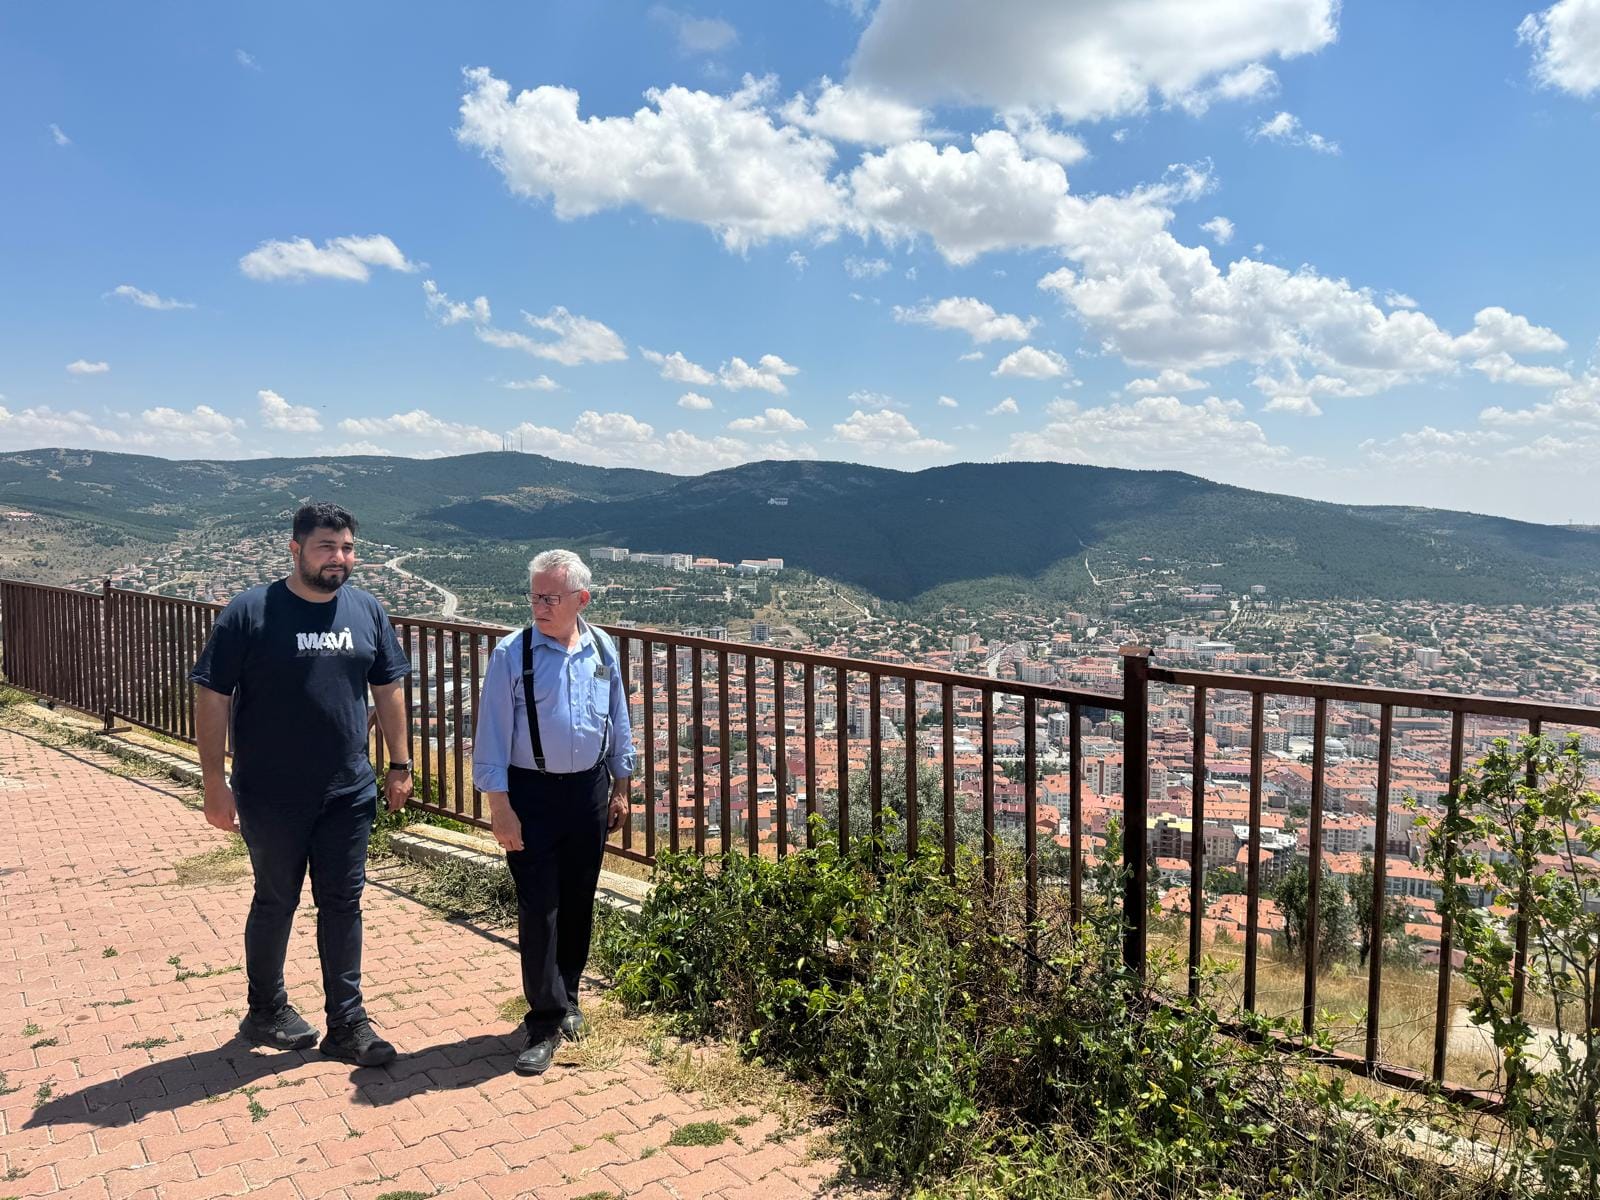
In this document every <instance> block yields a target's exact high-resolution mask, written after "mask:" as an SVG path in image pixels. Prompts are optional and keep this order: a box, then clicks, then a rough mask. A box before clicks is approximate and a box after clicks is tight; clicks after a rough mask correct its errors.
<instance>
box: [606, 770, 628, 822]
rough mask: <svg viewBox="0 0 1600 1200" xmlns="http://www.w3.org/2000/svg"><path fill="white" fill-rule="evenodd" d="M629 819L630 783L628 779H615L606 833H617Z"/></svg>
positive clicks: (612, 785) (612, 786)
mask: <svg viewBox="0 0 1600 1200" xmlns="http://www.w3.org/2000/svg"><path fill="white" fill-rule="evenodd" d="M627 819H628V781H627V780H626V779H613V780H612V781H611V811H610V813H609V814H608V815H607V819H606V832H607V833H615V832H616V831H617V830H619V829H621V828H622V823H623V822H624V821H626V820H627Z"/></svg>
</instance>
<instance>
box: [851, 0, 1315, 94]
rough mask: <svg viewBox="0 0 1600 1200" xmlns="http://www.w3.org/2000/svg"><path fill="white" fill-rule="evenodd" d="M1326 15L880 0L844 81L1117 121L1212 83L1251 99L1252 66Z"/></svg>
mask: <svg viewBox="0 0 1600 1200" xmlns="http://www.w3.org/2000/svg"><path fill="white" fill-rule="evenodd" d="M1337 12H1338V5H1337V2H1336V0H1277V2H1275V3H1272V4H1269V5H1262V4H1242V3H1239V2H1238V0H1134V2H1133V3H1129V2H1128V0H1076V2H1074V3H1070V4H1067V3H1062V2H1061V0H993V2H992V3H990V4H987V5H973V4H971V3H970V2H969V0H882V2H881V3H880V4H879V5H878V7H877V10H876V12H875V13H874V14H873V18H872V23H871V25H870V26H869V27H868V28H867V30H866V32H865V33H864V34H863V35H862V37H861V42H860V45H859V46H858V47H857V50H856V55H855V58H854V60H853V63H852V66H851V82H852V83H859V84H862V85H872V86H878V87H880V88H882V89H884V90H886V91H889V92H891V93H894V94H896V95H899V96H900V97H902V98H903V99H904V100H906V101H907V102H909V103H915V104H934V103H938V102H953V103H960V104H971V105H980V106H985V107H989V108H994V109H1008V108H1035V109H1054V110H1055V111H1057V112H1059V113H1060V114H1061V115H1062V116H1063V117H1065V118H1067V119H1068V120H1070V121H1080V120H1088V119H1096V118H1102V117H1110V116H1117V115H1121V114H1125V113H1136V112H1139V111H1142V110H1143V109H1144V108H1146V107H1147V106H1148V104H1149V103H1150V100H1151V97H1152V94H1154V95H1159V96H1161V97H1163V98H1165V99H1169V100H1173V101H1177V100H1178V99H1179V98H1182V97H1190V96H1193V95H1194V94H1195V93H1197V92H1199V91H1201V90H1203V89H1205V88H1207V87H1216V86H1217V85H1216V84H1215V81H1216V80H1217V78H1218V77H1219V76H1227V77H1228V78H1229V79H1230V81H1231V82H1230V83H1228V84H1227V85H1226V86H1227V87H1229V88H1230V89H1232V90H1233V91H1234V92H1236V93H1238V94H1239V95H1241V96H1245V95H1255V94H1260V92H1261V91H1262V90H1263V89H1264V87H1265V82H1264V80H1263V78H1262V75H1263V73H1269V72H1266V71H1265V68H1264V67H1261V66H1259V65H1255V64H1260V63H1262V61H1263V60H1265V59H1267V58H1271V57H1274V56H1276V57H1281V58H1291V57H1295V56H1297V55H1301V54H1308V53H1314V52H1315V51H1317V50H1320V49H1322V48H1323V47H1324V46H1326V45H1328V44H1330V43H1331V42H1332V41H1333V40H1334V38H1335V36H1336V33H1337ZM1241 68H1243V70H1241Z"/></svg>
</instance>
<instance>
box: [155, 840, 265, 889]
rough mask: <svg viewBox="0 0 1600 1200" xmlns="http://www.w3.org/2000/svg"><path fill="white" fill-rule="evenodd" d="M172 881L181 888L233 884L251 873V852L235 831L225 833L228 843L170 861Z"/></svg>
mask: <svg viewBox="0 0 1600 1200" xmlns="http://www.w3.org/2000/svg"><path fill="white" fill-rule="evenodd" d="M173 870H174V871H175V872H176V877H175V879H174V882H175V883H177V884H178V885H179V886H180V887H205V886H207V885H210V884H215V883H233V882H234V881H236V880H239V879H243V878H245V877H246V876H247V875H249V874H250V852H249V850H247V849H246V848H245V844H244V839H243V838H241V837H240V836H239V835H238V834H237V833H230V834H229V835H228V841H227V844H225V845H222V846H218V847H217V848H216V849H215V850H206V851H204V852H202V853H200V854H191V855H190V856H189V857H188V858H183V859H179V860H178V861H177V862H175V863H174V864H173Z"/></svg>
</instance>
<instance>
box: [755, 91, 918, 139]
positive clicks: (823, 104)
mask: <svg viewBox="0 0 1600 1200" xmlns="http://www.w3.org/2000/svg"><path fill="white" fill-rule="evenodd" d="M817 87H818V91H817V96H816V99H815V100H807V99H806V97H805V95H804V94H803V93H800V92H797V93H795V96H794V98H793V99H792V100H790V101H789V102H788V103H787V104H785V105H784V106H783V107H782V108H781V109H779V110H778V111H779V114H780V115H781V116H782V117H783V119H784V120H785V121H787V122H789V124H791V125H798V126H799V127H800V128H801V129H805V130H808V131H810V132H811V133H814V134H817V135H818V136H820V137H825V138H828V139H829V140H830V141H835V142H854V143H857V144H860V145H867V146H892V145H894V144H895V143H897V142H908V141H910V140H911V139H912V138H918V137H921V136H922V122H923V112H922V110H921V109H919V108H917V107H915V106H914V105H910V104H902V103H901V102H900V101H898V100H895V99H893V98H892V97H889V96H883V95H879V94H877V93H875V92H873V91H872V90H871V89H870V88H853V87H843V86H841V85H840V84H837V83H834V82H833V81H832V80H831V79H829V78H828V77H827V76H826V75H824V76H823V77H822V79H821V81H820V82H819V83H818V85H817Z"/></svg>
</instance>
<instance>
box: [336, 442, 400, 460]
mask: <svg viewBox="0 0 1600 1200" xmlns="http://www.w3.org/2000/svg"><path fill="white" fill-rule="evenodd" d="M328 453H329V454H331V455H333V456H334V457H336V458H362V457H372V458H403V457H406V456H405V455H396V454H395V452H394V451H393V450H390V449H387V448H386V447H384V446H380V445H378V444H377V443H376V442H366V441H362V442H340V443H339V444H338V445H337V446H334V447H333V448H332V449H331V450H329V451H328Z"/></svg>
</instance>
